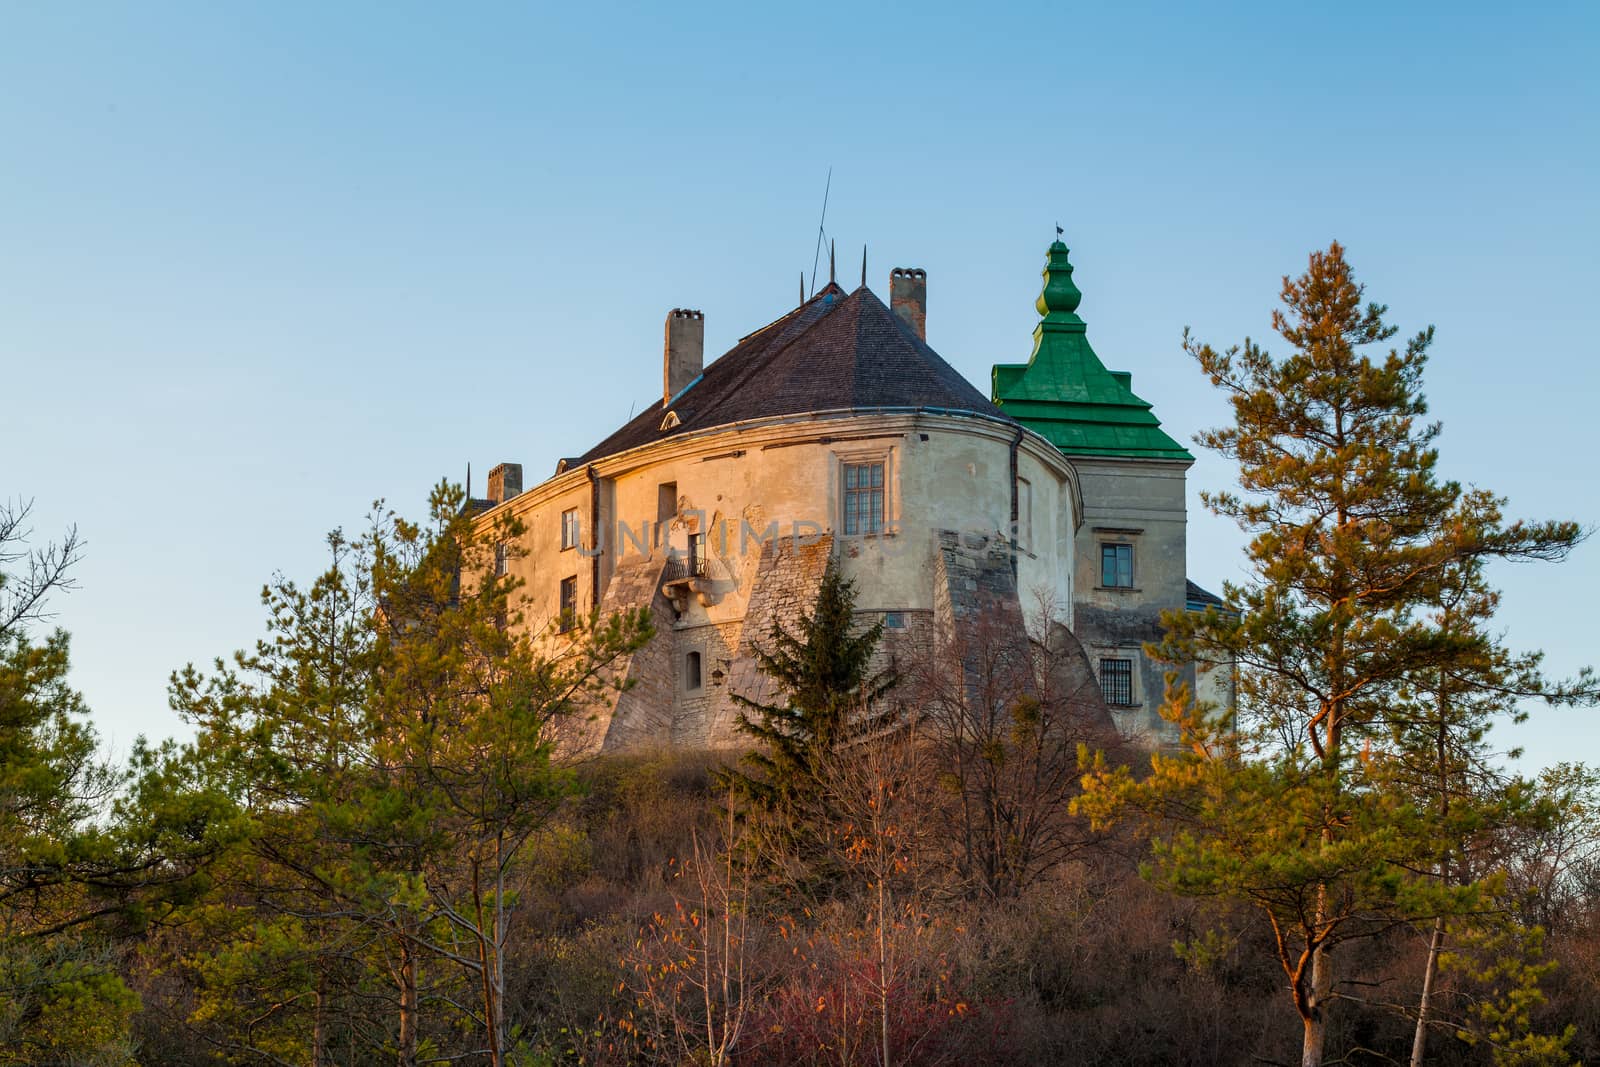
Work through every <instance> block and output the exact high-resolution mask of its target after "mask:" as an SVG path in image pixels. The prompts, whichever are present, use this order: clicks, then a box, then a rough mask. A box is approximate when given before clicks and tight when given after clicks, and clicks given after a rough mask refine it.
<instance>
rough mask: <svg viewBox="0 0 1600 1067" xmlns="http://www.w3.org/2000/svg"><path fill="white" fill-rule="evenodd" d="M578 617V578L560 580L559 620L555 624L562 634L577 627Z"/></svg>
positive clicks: (574, 576) (575, 576)
mask: <svg viewBox="0 0 1600 1067" xmlns="http://www.w3.org/2000/svg"><path fill="white" fill-rule="evenodd" d="M577 617H578V576H577V575H576V574H574V575H573V576H572V577H571V578H563V579H561V619H560V622H559V623H558V624H557V625H558V626H559V627H560V629H561V632H562V633H566V632H567V631H568V630H570V629H572V628H573V627H574V626H575V625H577Z"/></svg>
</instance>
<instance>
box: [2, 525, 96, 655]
mask: <svg viewBox="0 0 1600 1067" xmlns="http://www.w3.org/2000/svg"><path fill="white" fill-rule="evenodd" d="M32 512H33V501H32V500H28V501H20V500H19V501H17V502H16V503H12V502H11V501H6V502H4V503H0V636H5V635H7V634H10V633H12V632H13V631H15V630H18V629H20V628H21V627H24V626H27V625H28V624H29V623H36V622H46V621H48V620H49V619H51V618H52V617H53V616H54V613H53V612H51V611H50V610H49V607H48V601H49V597H50V594H51V593H64V592H67V591H69V590H71V589H74V588H76V586H77V580H76V579H75V578H73V577H72V576H71V575H70V574H69V573H68V572H69V571H70V570H71V569H72V566H73V564H75V563H77V562H78V561H79V560H80V559H82V558H83V542H82V541H81V540H79V538H78V528H77V527H76V526H70V527H68V528H67V532H66V533H65V534H64V535H62V538H61V540H59V541H51V542H49V543H48V544H46V545H44V546H43V547H42V548H29V547H27V546H28V543H29V541H30V540H31V539H32V537H33V527H31V526H29V525H28V516H29V515H30V514H32ZM18 562H21V563H22V566H21V567H20V568H18V570H17V571H16V572H15V573H12V572H11V566H12V564H15V563H18Z"/></svg>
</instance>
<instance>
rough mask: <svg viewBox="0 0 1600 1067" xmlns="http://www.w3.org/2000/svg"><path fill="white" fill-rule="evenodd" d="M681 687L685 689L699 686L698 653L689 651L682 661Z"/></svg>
mask: <svg viewBox="0 0 1600 1067" xmlns="http://www.w3.org/2000/svg"><path fill="white" fill-rule="evenodd" d="M683 687H684V688H685V689H699V688H700V653H698V652H691V653H689V655H688V656H686V657H684V661H683Z"/></svg>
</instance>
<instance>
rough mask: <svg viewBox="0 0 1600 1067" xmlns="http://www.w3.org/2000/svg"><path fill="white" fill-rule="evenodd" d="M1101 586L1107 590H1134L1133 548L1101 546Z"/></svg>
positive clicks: (1128, 546) (1130, 546)
mask: <svg viewBox="0 0 1600 1067" xmlns="http://www.w3.org/2000/svg"><path fill="white" fill-rule="evenodd" d="M1100 585H1101V587H1102V588H1105V589H1132V588H1133V546H1132V545H1109V544H1102V545H1101V546H1100Z"/></svg>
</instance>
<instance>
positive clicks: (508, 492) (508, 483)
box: [489, 463, 522, 504]
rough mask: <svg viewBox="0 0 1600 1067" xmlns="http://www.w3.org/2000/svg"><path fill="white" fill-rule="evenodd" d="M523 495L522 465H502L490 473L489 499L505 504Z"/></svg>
mask: <svg viewBox="0 0 1600 1067" xmlns="http://www.w3.org/2000/svg"><path fill="white" fill-rule="evenodd" d="M521 493H522V464H520V463H502V464H500V465H499V466H498V467H495V468H494V469H493V470H491V471H490V472H489V499H490V500H492V501H494V502H495V503H496V504H504V503H505V502H506V501H507V500H510V499H511V498H512V497H514V496H519V495H521Z"/></svg>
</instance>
